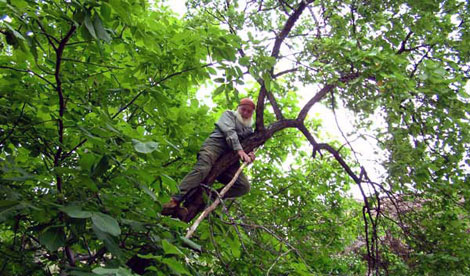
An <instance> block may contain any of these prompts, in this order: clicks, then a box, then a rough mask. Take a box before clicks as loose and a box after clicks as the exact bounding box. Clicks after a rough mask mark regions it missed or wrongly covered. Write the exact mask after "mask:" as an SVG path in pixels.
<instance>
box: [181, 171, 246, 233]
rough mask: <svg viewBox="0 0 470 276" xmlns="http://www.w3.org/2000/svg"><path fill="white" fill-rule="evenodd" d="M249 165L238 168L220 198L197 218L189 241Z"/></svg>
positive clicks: (190, 229) (189, 231) (191, 229)
mask: <svg viewBox="0 0 470 276" xmlns="http://www.w3.org/2000/svg"><path fill="white" fill-rule="evenodd" d="M247 165H248V163H247V162H244V163H243V164H242V165H241V166H240V168H238V170H237V172H236V173H235V175H234V176H233V178H232V180H231V181H230V182H229V183H228V184H227V185H225V187H224V188H223V189H222V191H221V192H220V197H218V198H217V199H216V200H215V201H214V202H213V203H212V204H211V205H210V206H209V207H208V208H206V210H204V212H202V214H201V215H200V216H199V217H198V218H197V220H196V221H195V222H194V223H193V225H192V226H191V228H189V230H188V232H187V233H186V236H185V237H186V238H187V239H189V238H191V236H192V235H193V234H194V231H196V229H197V227H198V226H199V224H200V223H201V221H202V220H203V219H204V218H206V217H207V215H209V214H210V213H211V212H212V211H213V210H214V209H215V208H216V207H217V206H218V205H219V203H220V198H222V197H224V195H225V194H226V193H227V191H228V190H229V189H230V188H232V186H233V184H235V181H237V178H238V176H239V175H240V174H241V172H242V171H243V169H244V168H245V167H246V166H247Z"/></svg>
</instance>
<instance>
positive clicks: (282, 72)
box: [273, 68, 299, 79]
mask: <svg viewBox="0 0 470 276" xmlns="http://www.w3.org/2000/svg"><path fill="white" fill-rule="evenodd" d="M298 70H299V68H292V69H288V70H285V71H281V72H279V73H276V74H274V75H273V79H277V78H279V77H280V76H282V75H285V74H289V73H292V72H296V71H298Z"/></svg>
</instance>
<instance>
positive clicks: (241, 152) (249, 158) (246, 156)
mask: <svg viewBox="0 0 470 276" xmlns="http://www.w3.org/2000/svg"><path fill="white" fill-rule="evenodd" d="M237 153H238V156H240V159H241V160H242V161H243V162H247V163H248V164H250V163H251V162H253V160H255V154H254V153H253V152H250V153H249V154H246V153H245V151H244V150H239V151H237Z"/></svg>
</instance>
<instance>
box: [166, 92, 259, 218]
mask: <svg viewBox="0 0 470 276" xmlns="http://www.w3.org/2000/svg"><path fill="white" fill-rule="evenodd" d="M254 110H255V104H254V102H253V101H252V100H251V99H249V98H244V99H242V100H240V103H239V105H238V108H237V110H236V111H232V110H227V111H225V112H224V113H223V114H222V116H221V117H220V118H219V120H218V121H217V123H215V129H214V131H213V132H212V133H211V134H210V135H209V138H207V139H206V141H204V144H203V145H202V147H201V149H200V150H199V152H198V155H197V162H196V165H195V166H194V168H193V170H192V171H191V172H189V173H188V174H187V175H186V176H185V177H184V179H183V181H182V182H181V184H180V186H179V189H180V194H178V195H175V196H173V197H172V198H171V201H170V202H168V203H166V204H165V205H164V206H163V211H162V214H164V215H165V214H170V212H171V211H170V210H171V209H174V208H176V207H178V206H179V204H180V202H182V201H183V200H184V199H185V198H186V197H187V195H188V194H189V193H190V192H191V191H193V190H194V189H196V188H198V187H199V185H200V184H201V183H202V182H203V181H204V179H205V178H206V176H207V175H208V174H209V172H210V170H211V169H212V166H213V165H214V164H215V162H216V161H217V159H219V157H220V156H221V155H222V154H223V153H224V152H226V151H229V150H234V151H237V153H238V156H239V157H240V159H241V160H242V161H243V162H248V163H251V162H253V160H255V155H254V153H253V152H250V153H248V154H247V153H246V152H245V151H244V150H243V148H242V146H241V144H240V140H243V139H245V138H246V137H248V136H249V135H250V134H252V133H253V128H252V123H253V112H254ZM239 167H240V164H238V162H237V163H235V164H234V165H232V166H231V167H230V168H228V169H227V170H226V171H224V172H223V173H222V174H221V175H220V176H219V177H218V178H217V180H218V181H219V182H221V183H223V184H227V183H228V182H230V180H232V178H233V176H234V175H235V173H236V171H237V170H238V168H239ZM249 190H250V182H249V181H248V179H247V178H246V176H245V175H244V174H243V172H242V173H241V174H240V175H239V177H238V178H237V180H236V182H235V184H234V185H233V186H232V187H231V188H230V190H229V191H228V192H227V193H226V194H225V197H226V198H232V197H240V196H242V195H244V194H246V193H247V192H248V191H249Z"/></svg>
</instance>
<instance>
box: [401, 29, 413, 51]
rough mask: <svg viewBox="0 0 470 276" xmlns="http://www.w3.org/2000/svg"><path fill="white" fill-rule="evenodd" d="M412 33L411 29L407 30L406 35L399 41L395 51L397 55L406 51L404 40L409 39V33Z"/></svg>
mask: <svg viewBox="0 0 470 276" xmlns="http://www.w3.org/2000/svg"><path fill="white" fill-rule="evenodd" d="M412 34H413V32H412V31H409V32H408V34H407V35H406V37H405V39H404V40H403V41H402V42H401V44H400V49H398V51H397V55H399V54H401V53H403V52H405V51H406V48H405V45H406V42H408V39H410V37H411V35H412Z"/></svg>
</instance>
